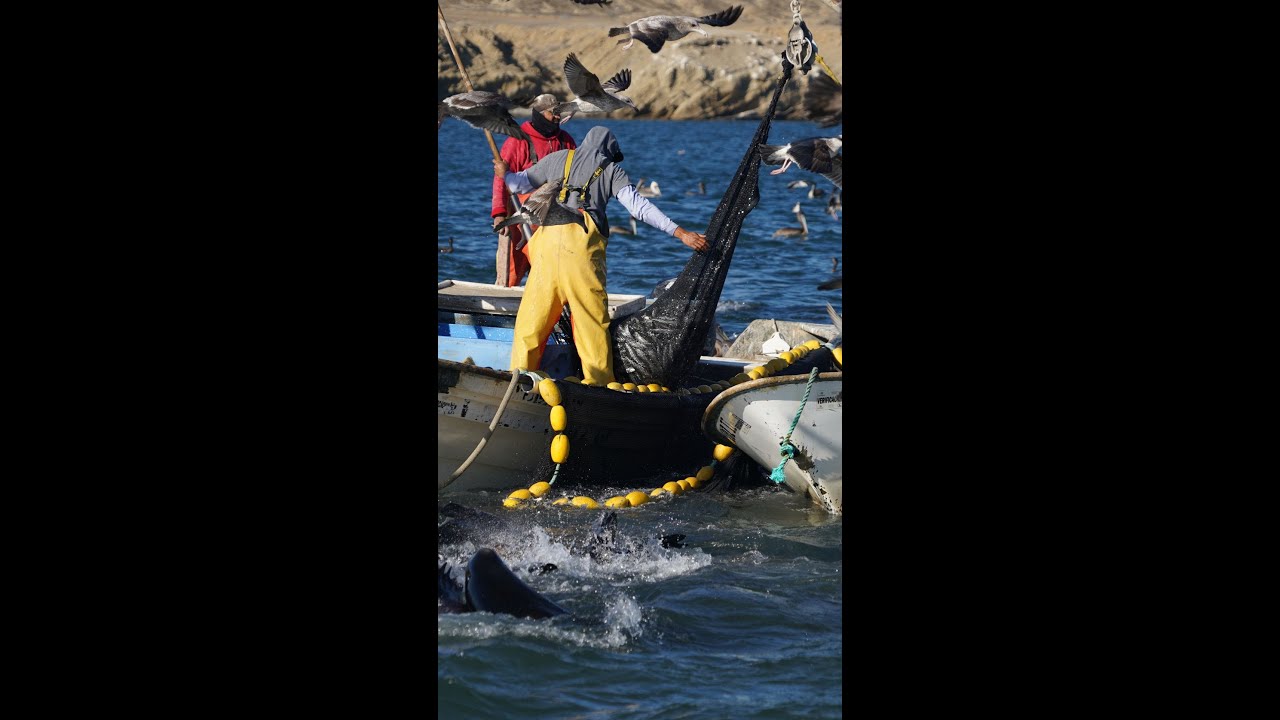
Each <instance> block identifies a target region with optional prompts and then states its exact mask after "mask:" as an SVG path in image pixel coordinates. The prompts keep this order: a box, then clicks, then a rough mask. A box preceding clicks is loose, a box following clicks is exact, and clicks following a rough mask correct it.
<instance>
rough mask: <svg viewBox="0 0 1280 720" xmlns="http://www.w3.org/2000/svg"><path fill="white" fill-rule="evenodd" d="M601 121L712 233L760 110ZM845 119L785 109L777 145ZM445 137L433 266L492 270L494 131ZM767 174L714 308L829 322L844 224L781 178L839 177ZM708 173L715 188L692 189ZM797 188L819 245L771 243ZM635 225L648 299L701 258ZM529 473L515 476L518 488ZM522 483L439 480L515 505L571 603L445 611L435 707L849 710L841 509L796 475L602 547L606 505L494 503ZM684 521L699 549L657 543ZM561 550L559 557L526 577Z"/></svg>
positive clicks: (675, 504) (462, 276) (518, 555)
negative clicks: (801, 485)
mask: <svg viewBox="0 0 1280 720" xmlns="http://www.w3.org/2000/svg"><path fill="white" fill-rule="evenodd" d="M784 99H785V96H784ZM596 124H599V125H604V126H606V127H609V128H610V129H612V130H613V131H614V132H615V133H616V134H617V136H618V138H619V140H620V143H621V145H622V148H623V152H624V153H625V154H626V160H625V161H624V162H623V167H624V168H625V169H626V170H627V172H628V174H629V175H630V176H631V178H632V179H633V180H634V179H638V178H640V177H644V178H648V179H657V180H658V182H659V184H660V186H661V187H662V192H663V194H662V196H661V197H659V198H656V199H654V200H653V202H654V203H655V204H656V205H657V206H658V207H659V208H661V209H662V210H663V212H665V213H666V214H667V215H669V216H670V217H671V218H672V219H674V220H675V221H676V222H677V223H679V224H681V225H682V226H684V227H686V228H689V229H694V230H697V231H700V232H701V231H705V229H706V221H707V220H708V219H709V218H710V216H711V213H712V211H713V210H714V208H715V205H716V203H717V202H718V201H719V197H720V193H722V192H723V191H724V189H725V185H726V184H727V182H728V181H729V179H730V178H731V177H732V175H733V172H734V170H735V169H736V168H737V165H738V163H739V161H740V160H741V158H742V155H743V153H744V152H745V150H746V148H747V145H748V143H749V142H750V139H751V135H752V133H753V132H754V131H755V129H756V127H757V123H756V122H755V121H701V122H694V121H679V122H677V121H650V120H631V121H627V120H613V119H603V120H602V119H594V118H582V117H580V118H577V119H575V120H574V121H572V122H570V123H569V124H568V125H567V126H566V129H568V130H569V132H570V133H571V134H573V136H574V137H575V138H578V139H581V137H582V136H583V135H585V134H586V131H587V130H589V129H590V128H591V127H592V126H593V125H596ZM840 131H841V128H839V127H836V128H825V129H820V128H818V127H817V126H816V125H813V124H812V123H807V122H795V121H779V122H775V123H774V124H773V129H772V132H771V137H770V142H771V143H773V144H778V143H781V142H785V141H788V140H793V139H799V138H804V137H812V136H815V135H834V134H836V133H838V132H840ZM498 140H499V141H501V138H498ZM440 147H441V158H440V166H439V169H438V178H439V188H440V200H439V204H440V221H439V227H438V232H439V238H440V243H441V244H447V243H448V240H449V238H450V237H452V238H454V246H455V251H454V252H453V253H451V254H442V255H440V270H439V276H438V279H439V280H445V279H457V280H470V281H474V282H493V280H494V250H495V242H494V238H493V233H492V232H491V231H490V229H489V228H490V226H491V222H490V219H489V196H490V190H489V188H490V183H491V178H492V173H493V170H492V162H491V160H490V157H491V155H490V152H489V148H488V144H487V143H486V142H485V139H484V135H483V133H481V132H479V131H476V130H473V129H471V128H469V127H467V126H465V125H463V124H462V123H460V122H459V121H457V120H453V119H448V120H446V121H445V123H444V126H443V127H442V128H441V130H440ZM682 149H683V150H685V153H684V154H683V155H678V154H677V151H678V150H682ZM769 169H772V168H771V167H768V166H766V169H765V170H764V171H762V172H761V175H760V186H761V195H762V200H761V203H760V205H759V207H757V208H756V209H755V210H754V211H753V212H752V213H751V214H750V215H749V216H748V217H747V220H746V224H745V225H744V227H743V231H742V234H741V236H740V238H739V242H738V246H737V249H736V251H735V254H734V257H733V264H732V266H731V268H730V270H729V276H728V281H727V284H726V286H725V289H724V292H723V293H722V295H721V300H720V306H719V310H718V313H717V319H718V320H719V322H720V323H721V325H722V326H723V327H724V329H725V330H726V331H727V332H728V333H729V334H730V336H731V337H732V336H734V335H736V334H737V333H739V332H741V330H742V329H743V328H745V327H746V325H747V324H748V323H749V322H750V321H751V320H753V319H755V318H777V319H780V320H796V321H811V322H818V323H827V322H829V320H828V318H827V315H826V312H825V309H824V306H823V302H824V301H827V302H830V303H831V304H832V305H833V306H835V308H836V309H837V310H842V307H841V293H840V292H839V291H819V290H817V289H816V288H815V286H816V285H817V284H818V283H820V282H822V281H824V280H826V279H828V278H829V277H831V258H832V257H840V258H842V262H841V268H840V271H843V257H842V252H841V226H840V223H839V222H837V221H835V220H833V219H831V217H830V216H828V215H827V214H826V213H825V212H824V211H823V209H824V208H825V206H826V201H827V198H826V197H821V198H817V199H808V198H807V197H805V196H804V190H788V189H787V188H786V185H787V183H788V182H790V181H792V180H797V179H804V180H809V181H814V180H817V181H818V183H819V186H820V187H823V188H824V189H827V190H829V189H830V188H831V185H830V183H829V182H827V181H826V180H825V179H823V178H820V177H819V176H816V175H812V174H810V173H805V172H803V171H801V170H799V169H796V168H792V169H790V170H788V171H787V172H786V173H785V174H783V175H778V176H771V175H769V174H768V170H769ZM699 180H701V181H703V182H704V183H706V188H707V195H704V196H686V195H685V193H686V192H687V191H691V190H696V189H697V184H698V181H699ZM797 201H799V202H801V204H802V207H803V209H804V212H805V215H806V219H807V221H808V223H809V228H810V234H809V236H808V238H806V239H803V240H794V239H773V238H771V237H770V236H771V235H772V233H773V232H774V230H776V229H778V228H780V227H784V226H786V227H791V226H795V225H797V222H796V217H795V215H794V214H793V213H792V212H791V208H792V206H793V205H794V204H795V203H796V202H797ZM608 213H609V219H610V223H611V224H614V225H621V224H624V223H625V221H626V219H627V215H626V211H625V210H624V209H623V208H622V206H621V205H620V204H618V203H617V201H616V200H614V201H611V202H610V204H609V208H608ZM841 217H843V214H842V215H841ZM639 228H640V235H639V236H638V237H621V236H614V237H612V238H611V239H610V243H609V251H608V289H609V291H611V292H620V293H634V294H640V295H645V294H648V293H649V292H650V291H651V290H652V289H653V287H654V286H655V285H657V284H658V283H659V282H660V281H662V280H665V279H668V278H671V277H674V276H675V275H676V274H677V273H678V272H679V271H680V269H681V268H682V267H683V265H684V263H685V262H686V260H687V259H688V256H689V253H690V252H691V251H690V250H689V249H688V248H686V247H685V246H684V245H682V244H680V242H679V241H677V240H676V239H674V238H672V237H670V236H668V235H665V234H663V233H660V232H658V231H657V230H654V229H652V228H649V227H648V226H645V225H643V224H641V225H639ZM699 440H700V441H701V442H706V441H705V439H699ZM655 452H660V449H655ZM696 470H697V468H688V469H687V470H686V472H687V473H689V474H692V473H694V472H696ZM527 484H528V483H527V480H526V478H524V477H513V478H512V485H511V488H510V489H511V490H514V489H516V488H519V487H525V486H527ZM658 484H661V483H658V482H656V479H655V485H658ZM555 489H556V491H564V490H570V491H571V489H570V488H561V487H559V486H557V487H556V488H555ZM635 489H645V490H648V489H650V488H635V487H625V488H604V489H601V488H593V489H591V490H590V491H584V492H583V494H587V495H590V496H591V497H594V498H597V499H600V500H603V499H604V498H607V497H610V496H612V495H616V494H624V493H626V492H628V491H630V490H635ZM509 492H510V490H506V491H502V492H496V491H495V492H469V493H451V492H449V491H448V490H446V491H445V493H444V494H442V495H441V498H440V499H441V502H444V501H446V500H452V501H455V502H459V503H461V504H463V505H467V506H470V507H475V508H479V509H482V510H486V511H488V512H491V513H494V514H500V513H507V514H506V515H504V517H511V518H514V519H515V521H516V523H517V525H518V526H519V527H520V528H521V529H520V531H518V532H512V533H510V534H509V535H507V536H504V537H503V538H502V542H501V543H499V545H500V547H498V551H499V553H500V555H501V556H502V557H503V559H504V560H505V561H506V562H507V563H508V565H509V566H511V567H512V569H513V570H515V571H516V572H517V574H518V575H520V576H521V578H522V579H524V580H525V581H526V582H527V583H528V584H529V585H531V586H532V587H534V588H535V589H537V590H538V591H539V592H542V593H544V594H545V595H546V596H547V597H549V598H550V599H551V600H553V601H555V602H556V603H558V604H560V605H561V606H563V607H564V608H566V609H568V610H570V611H571V612H572V615H571V616H567V617H560V618H555V619H551V620H526V619H518V618H513V617H509V616H500V615H492V614H489V613H468V614H461V615H448V614H446V615H440V616H439V619H438V649H437V660H438V665H437V676H438V680H439V694H438V698H437V704H438V711H439V713H440V716H441V717H442V718H450V719H452V718H601V719H603V718H610V719H617V720H623V719H626V720H640V719H652V720H680V719H681V718H697V719H698V720H705V719H706V718H735V719H736V718H806V719H809V720H814V719H817V718H838V717H841V709H842V701H841V688H842V681H841V664H842V661H843V642H842V629H843V621H842V613H841V607H842V603H843V592H842V574H843V550H842V543H841V531H842V528H843V520H842V518H839V517H831V516H829V515H827V514H826V513H824V512H823V511H821V510H819V509H818V508H817V507H816V506H814V505H813V504H812V503H811V502H809V501H808V500H807V499H805V498H803V497H800V496H797V495H795V494H794V493H792V492H790V491H789V490H787V489H785V488H775V487H765V488H752V489H741V490H735V491H730V492H727V493H713V492H704V491H702V490H695V491H693V492H690V493H686V494H684V495H680V496H677V497H669V498H666V499H663V500H660V501H655V502H651V503H649V504H646V505H644V506H641V507H639V508H627V509H623V510H620V511H619V523H618V530H619V534H620V535H621V536H622V537H624V538H625V539H627V540H633V541H635V542H637V543H640V548H639V549H638V550H637V551H635V552H633V553H630V554H628V555H622V556H618V557H610V556H604V557H602V558H601V559H597V560H592V559H590V558H588V557H586V556H583V555H580V554H574V553H571V552H570V551H569V547H570V546H571V545H572V544H573V543H574V542H575V541H581V540H583V539H585V538H586V536H587V534H588V529H589V527H590V525H591V524H592V523H593V522H594V521H595V520H596V519H597V518H598V517H599V516H600V514H601V512H600V511H587V510H582V509H574V510H570V509H565V508H563V507H552V506H547V505H543V506H540V507H537V508H524V509H521V510H518V511H513V512H508V511H506V510H504V509H503V508H502V506H501V503H502V500H503V498H504V497H505V496H506V494H507V493H509ZM673 532H678V533H683V534H684V535H686V541H685V542H686V547H684V548H662V547H661V546H660V545H659V544H658V543H656V542H655V541H653V540H652V538H654V537H656V536H657V535H659V534H665V533H673ZM475 549H477V546H474V545H471V544H469V543H464V544H463V545H458V546H448V547H445V548H442V549H441V551H442V553H443V555H444V556H445V558H446V559H447V560H449V561H450V562H451V563H455V564H465V562H466V559H467V558H468V557H469V556H470V554H471V553H472V552H474V550H475ZM548 562H550V563H554V564H556V565H557V566H558V569H557V570H556V571H554V572H551V573H548V574H545V575H532V574H530V573H529V572H528V571H527V568H528V567H529V566H533V565H541V564H543V563H548Z"/></svg>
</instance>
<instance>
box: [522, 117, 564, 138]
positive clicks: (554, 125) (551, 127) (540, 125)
mask: <svg viewBox="0 0 1280 720" xmlns="http://www.w3.org/2000/svg"><path fill="white" fill-rule="evenodd" d="M529 122H530V123H532V124H533V129H534V130H537V131H538V132H539V133H541V134H542V135H543V137H555V135H556V133H558V132H560V123H558V122H551V121H550V120H548V119H546V118H545V117H543V116H542V113H540V112H536V113H533V114H532V115H530V116H529Z"/></svg>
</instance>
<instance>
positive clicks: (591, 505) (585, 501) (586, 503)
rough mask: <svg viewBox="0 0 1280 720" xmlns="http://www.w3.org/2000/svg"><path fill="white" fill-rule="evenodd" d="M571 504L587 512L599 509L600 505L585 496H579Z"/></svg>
mask: <svg viewBox="0 0 1280 720" xmlns="http://www.w3.org/2000/svg"><path fill="white" fill-rule="evenodd" d="M573 504H574V505H577V506H578V507H584V508H586V509H588V510H598V509H600V503H598V502H596V501H595V500H592V499H591V498H589V497H587V496H585V495H579V496H578V497H576V498H574V499H573Z"/></svg>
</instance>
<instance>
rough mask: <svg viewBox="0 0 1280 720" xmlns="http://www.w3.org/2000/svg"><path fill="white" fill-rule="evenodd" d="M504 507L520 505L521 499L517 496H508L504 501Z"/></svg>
mask: <svg viewBox="0 0 1280 720" xmlns="http://www.w3.org/2000/svg"><path fill="white" fill-rule="evenodd" d="M502 507H509V508H513V507H520V501H519V500H517V499H515V498H507V499H506V500H503V501H502Z"/></svg>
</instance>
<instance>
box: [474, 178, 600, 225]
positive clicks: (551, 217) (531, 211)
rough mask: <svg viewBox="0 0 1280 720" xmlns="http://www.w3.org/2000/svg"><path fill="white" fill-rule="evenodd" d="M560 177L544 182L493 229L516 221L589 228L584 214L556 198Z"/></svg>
mask: <svg viewBox="0 0 1280 720" xmlns="http://www.w3.org/2000/svg"><path fill="white" fill-rule="evenodd" d="M560 183H561V181H560V180H559V179H556V180H552V181H550V182H547V183H543V184H542V185H541V186H540V187H539V188H538V189H537V190H534V191H533V194H532V195H530V196H529V199H528V200H525V201H524V204H523V205H521V206H520V209H519V210H518V211H517V212H515V213H514V214H513V215H512V216H511V217H509V218H507V219H506V220H503V221H502V222H500V223H498V224H497V225H495V226H494V228H493V231H494V232H498V231H499V230H501V229H502V228H504V227H506V226H508V225H514V224H516V223H529V224H531V225H577V226H579V227H581V228H582V229H583V230H586V229H587V225H586V223H585V222H584V221H583V219H582V214H581V213H579V212H577V211H575V210H571V209H569V207H567V206H566V205H564V204H562V203H561V202H560V201H559V200H557V199H556V194H557V193H559V192H560Z"/></svg>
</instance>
